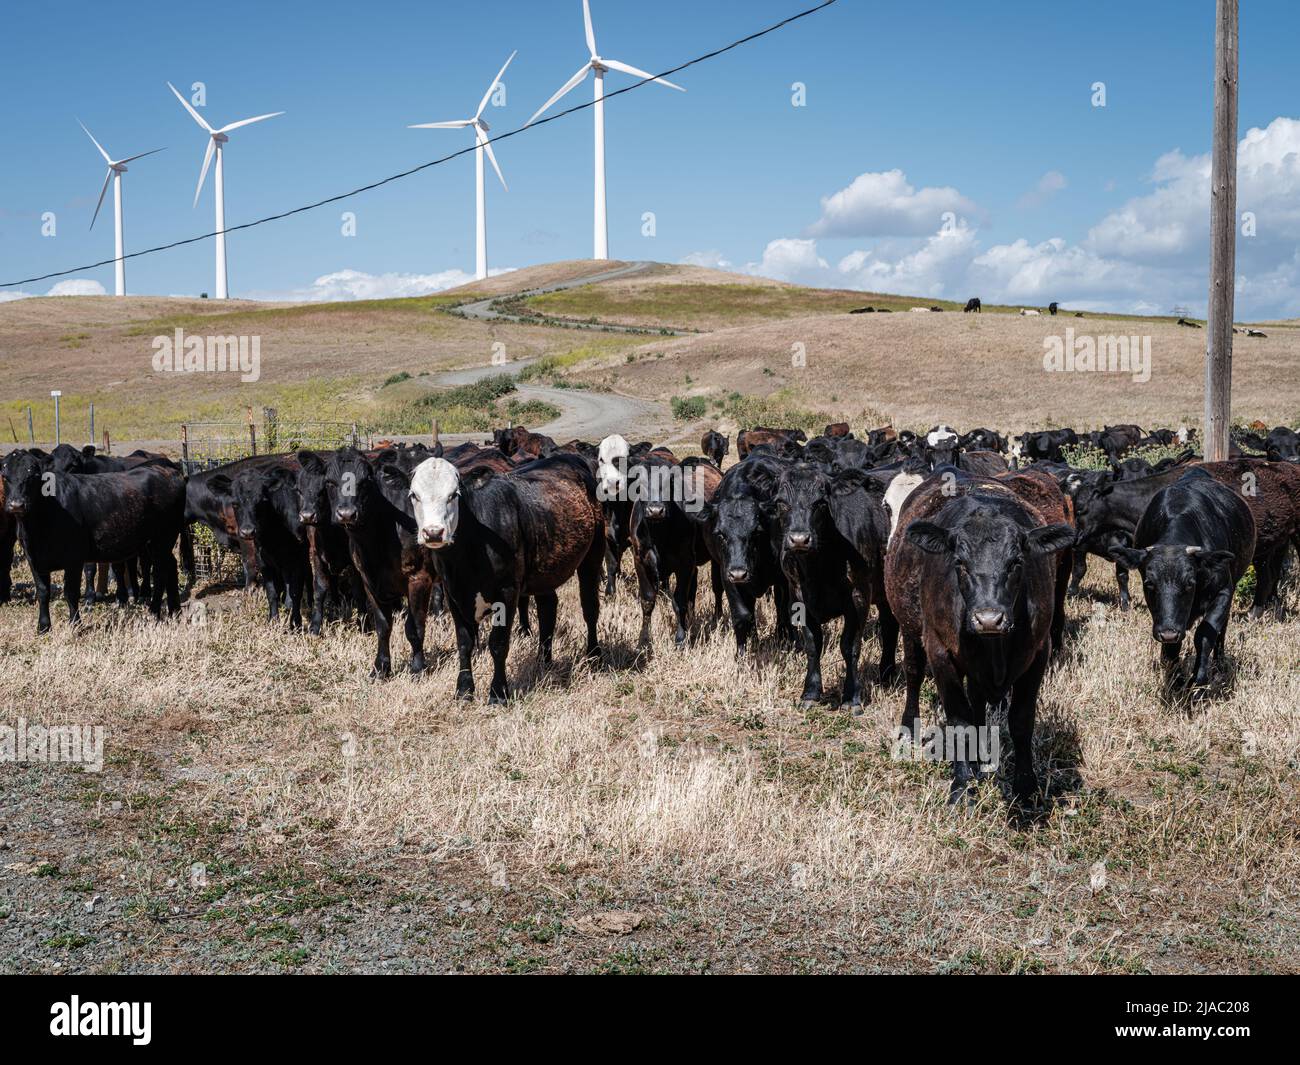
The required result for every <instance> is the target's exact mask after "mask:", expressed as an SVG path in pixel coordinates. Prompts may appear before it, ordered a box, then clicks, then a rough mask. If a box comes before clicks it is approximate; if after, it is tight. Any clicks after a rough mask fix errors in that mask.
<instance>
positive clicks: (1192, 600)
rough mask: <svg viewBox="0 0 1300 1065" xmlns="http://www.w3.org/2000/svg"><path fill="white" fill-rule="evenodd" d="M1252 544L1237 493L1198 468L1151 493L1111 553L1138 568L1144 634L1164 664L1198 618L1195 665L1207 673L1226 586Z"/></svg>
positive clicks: (1231, 586)
mask: <svg viewBox="0 0 1300 1065" xmlns="http://www.w3.org/2000/svg"><path fill="white" fill-rule="evenodd" d="M1254 551H1255V520H1254V518H1253V517H1252V516H1251V513H1250V508H1249V507H1248V506H1246V504H1245V502H1243V500H1242V498H1241V496H1240V495H1239V494H1238V493H1237V492H1234V491H1233V490H1232V489H1231V488H1228V487H1227V486H1225V485H1222V484H1220V483H1219V482H1218V481H1216V480H1215V479H1214V478H1213V477H1211V476H1210V475H1209V474H1208V473H1206V472H1205V471H1204V470H1201V469H1191V470H1187V471H1185V472H1183V473H1182V475H1181V476H1180V478H1179V479H1178V481H1177V482H1175V483H1174V484H1172V485H1169V486H1168V487H1167V488H1162V489H1161V490H1160V491H1159V492H1157V493H1156V494H1155V496H1154V497H1153V498H1152V500H1151V503H1150V505H1149V506H1148V507H1147V509H1146V512H1145V513H1144V514H1143V515H1142V520H1141V521H1140V522H1139V523H1138V527H1137V531H1136V533H1135V534H1134V537H1133V546H1132V547H1118V548H1116V549H1115V556H1116V557H1117V558H1119V559H1122V560H1123V561H1124V563H1125V564H1126V565H1128V566H1130V567H1131V568H1133V569H1136V570H1140V571H1141V573H1142V587H1143V589H1144V590H1145V592H1146V602H1147V608H1148V609H1149V610H1150V611H1151V636H1152V638H1153V639H1154V640H1156V641H1157V642H1158V643H1159V644H1160V645H1161V646H1160V655H1161V658H1162V659H1163V660H1164V662H1165V665H1166V667H1172V666H1173V665H1174V664H1176V663H1177V662H1178V656H1179V652H1180V651H1181V649H1182V644H1183V638H1184V637H1185V636H1186V635H1187V630H1188V629H1189V628H1190V627H1191V626H1192V624H1193V622H1195V621H1196V620H1197V619H1198V618H1200V619H1201V623H1200V624H1199V625H1198V626H1197V627H1196V634H1195V637H1194V643H1195V645H1196V672H1195V674H1194V676H1193V678H1192V683H1193V684H1196V685H1198V686H1199V685H1205V684H1208V683H1209V681H1210V665H1211V659H1212V658H1217V657H1218V656H1219V655H1221V654H1222V653H1223V639H1224V634H1225V633H1226V631H1227V628H1228V616H1229V613H1230V612H1231V609H1232V594H1233V592H1234V591H1235V590H1236V587H1237V582H1238V581H1239V580H1241V578H1242V576H1243V575H1244V574H1245V572H1246V567H1248V566H1249V565H1250V561H1251V558H1252V556H1253V555H1254Z"/></svg>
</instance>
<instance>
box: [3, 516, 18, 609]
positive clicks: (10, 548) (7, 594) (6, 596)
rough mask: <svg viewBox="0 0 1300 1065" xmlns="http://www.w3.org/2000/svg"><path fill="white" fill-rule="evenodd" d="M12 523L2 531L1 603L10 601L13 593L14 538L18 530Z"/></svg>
mask: <svg viewBox="0 0 1300 1065" xmlns="http://www.w3.org/2000/svg"><path fill="white" fill-rule="evenodd" d="M13 524H14V523H12V522H11V523H10V527H9V529H8V530H7V531H5V532H0V603H7V602H9V600H10V598H11V597H12V595H13V574H12V572H11V570H12V569H13V566H14V540H15V538H16V536H17V531H16V530H15V529H14V527H13Z"/></svg>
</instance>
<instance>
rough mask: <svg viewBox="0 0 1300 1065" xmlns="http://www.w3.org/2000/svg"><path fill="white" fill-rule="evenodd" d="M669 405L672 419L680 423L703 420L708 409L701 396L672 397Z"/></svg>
mask: <svg viewBox="0 0 1300 1065" xmlns="http://www.w3.org/2000/svg"><path fill="white" fill-rule="evenodd" d="M670 404H671V406H672V409H673V417H674V418H676V419H677V420H678V421H681V422H689V421H694V420H695V419H696V418H703V417H704V414H705V411H707V410H708V409H709V408H708V402H707V401H706V400H705V398H704V397H703V396H673V398H672V399H671V400H670Z"/></svg>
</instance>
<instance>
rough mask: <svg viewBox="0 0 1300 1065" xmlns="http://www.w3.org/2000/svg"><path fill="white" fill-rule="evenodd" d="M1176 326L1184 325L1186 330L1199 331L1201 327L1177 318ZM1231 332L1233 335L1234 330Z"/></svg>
mask: <svg viewBox="0 0 1300 1065" xmlns="http://www.w3.org/2000/svg"><path fill="white" fill-rule="evenodd" d="M1178 324H1179V325H1185V326H1187V328H1188V329H1200V328H1201V327H1200V326H1199V325H1198V324H1197V323H1196V322H1189V321H1188V320H1187V319H1186V318H1179V319H1178ZM1233 332H1234V333H1235V332H1236V330H1235V329H1234V330H1233Z"/></svg>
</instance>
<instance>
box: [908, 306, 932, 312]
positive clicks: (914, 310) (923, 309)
mask: <svg viewBox="0 0 1300 1065" xmlns="http://www.w3.org/2000/svg"><path fill="white" fill-rule="evenodd" d="M908 310H910V311H911V312H912V313H913V314H929V313H930V308H929V307H909V308H908Z"/></svg>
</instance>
